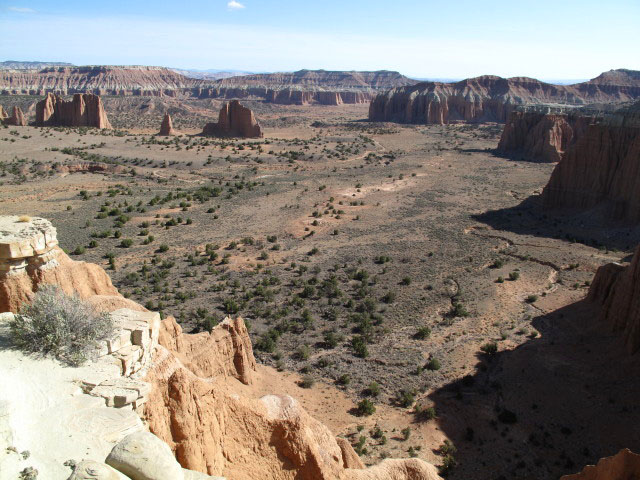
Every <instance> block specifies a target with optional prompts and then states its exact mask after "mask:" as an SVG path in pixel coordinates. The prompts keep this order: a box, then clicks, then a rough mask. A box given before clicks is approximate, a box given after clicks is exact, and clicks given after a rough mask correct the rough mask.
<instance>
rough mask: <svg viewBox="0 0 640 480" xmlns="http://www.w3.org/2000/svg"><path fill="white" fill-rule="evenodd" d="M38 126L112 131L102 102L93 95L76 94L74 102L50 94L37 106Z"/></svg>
mask: <svg viewBox="0 0 640 480" xmlns="http://www.w3.org/2000/svg"><path fill="white" fill-rule="evenodd" d="M35 124H36V125H38V126H48V125H50V126H63V127H95V128H107V129H111V128H112V127H111V124H110V123H109V119H108V118H107V114H106V112H105V111H104V106H103V105H102V100H101V99H100V97H99V96H98V95H94V94H91V93H76V94H75V95H74V96H73V100H71V101H65V100H64V99H62V97H59V96H58V95H54V94H53V93H48V94H47V96H46V97H45V98H44V99H43V100H41V101H40V102H38V103H37V104H36V122H35Z"/></svg>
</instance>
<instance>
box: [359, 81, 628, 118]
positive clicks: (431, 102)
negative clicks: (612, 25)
mask: <svg viewBox="0 0 640 480" xmlns="http://www.w3.org/2000/svg"><path fill="white" fill-rule="evenodd" d="M615 72H618V74H617V75H614V74H610V75H605V74H603V75H601V76H600V77H597V78H596V79H593V80H590V81H589V82H584V83H578V84H575V85H553V84H549V83H545V82H541V81H539V80H536V79H533V78H526V77H513V78H501V77H496V76H492V75H485V76H481V77H476V78H469V79H466V80H462V81H460V82H455V83H443V82H422V83H418V84H416V85H410V86H403V87H397V88H393V89H391V90H389V91H387V92H385V93H381V94H378V95H377V96H376V97H375V98H374V99H373V100H372V101H371V105H370V107H369V120H371V121H378V122H381V121H382V122H398V123H416V124H447V123H455V122H471V123H479V122H501V123H504V122H506V121H507V118H508V116H509V114H510V113H511V112H512V111H514V110H515V109H516V107H518V106H521V105H536V104H565V105H586V104H590V103H613V102H625V101H630V100H635V99H637V98H640V75H638V72H635V71H629V70H623V71H620V70H619V71H615ZM621 72H622V73H621Z"/></svg>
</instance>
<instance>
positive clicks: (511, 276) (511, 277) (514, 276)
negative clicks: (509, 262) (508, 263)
mask: <svg viewBox="0 0 640 480" xmlns="http://www.w3.org/2000/svg"><path fill="white" fill-rule="evenodd" d="M519 278H520V272H511V273H510V274H509V280H511V281H512V282H515V281H516V280H518V279H519Z"/></svg>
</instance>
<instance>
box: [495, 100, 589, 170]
mask: <svg viewBox="0 0 640 480" xmlns="http://www.w3.org/2000/svg"><path fill="white" fill-rule="evenodd" d="M591 120H592V117H588V116H585V115H567V114H552V113H546V114H545V113H539V112H512V113H511V115H509V119H508V120H507V123H506V124H505V126H504V130H503V131H502V136H501V137H500V143H499V144H498V151H499V152H502V153H506V154H512V155H513V154H518V155H521V156H522V157H524V158H526V159H527V160H533V161H537V162H559V161H560V160H562V157H563V156H564V153H565V151H566V150H567V148H569V146H571V145H573V144H574V143H575V142H576V141H577V139H578V138H579V137H580V136H582V134H584V132H585V131H586V129H587V126H588V125H589V123H591Z"/></svg>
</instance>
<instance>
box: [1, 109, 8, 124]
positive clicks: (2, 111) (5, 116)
mask: <svg viewBox="0 0 640 480" xmlns="http://www.w3.org/2000/svg"><path fill="white" fill-rule="evenodd" d="M8 116H9V115H7V112H5V111H4V108H2V105H0V122H2V121H3V120H4V119H5V118H7V117H8Z"/></svg>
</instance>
